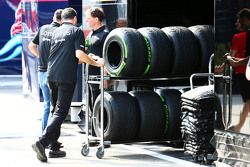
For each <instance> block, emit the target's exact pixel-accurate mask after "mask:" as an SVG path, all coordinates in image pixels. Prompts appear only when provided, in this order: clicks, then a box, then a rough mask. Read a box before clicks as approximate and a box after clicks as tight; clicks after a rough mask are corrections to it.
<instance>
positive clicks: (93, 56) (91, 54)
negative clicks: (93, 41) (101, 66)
mask: <svg viewBox="0 0 250 167" xmlns="http://www.w3.org/2000/svg"><path fill="white" fill-rule="evenodd" d="M88 56H90V57H92V59H94V60H98V59H99V58H100V57H99V56H96V55H94V54H93V53H90V54H88Z"/></svg>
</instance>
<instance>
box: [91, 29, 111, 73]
mask: <svg viewBox="0 0 250 167" xmlns="http://www.w3.org/2000/svg"><path fill="white" fill-rule="evenodd" d="M108 34H109V31H108V30H107V29H106V27H105V26H102V27H100V28H99V29H97V30H95V31H92V32H90V34H89V35H88V37H87V38H88V39H87V40H88V43H89V45H88V49H87V53H88V54H89V53H93V54H94V55H96V56H99V57H103V55H102V50H103V44H104V41H105V39H106V37H107V36H108ZM89 74H91V75H99V74H100V68H98V67H95V66H91V65H90V66H89Z"/></svg>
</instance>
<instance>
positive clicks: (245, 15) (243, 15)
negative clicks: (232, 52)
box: [237, 8, 250, 31]
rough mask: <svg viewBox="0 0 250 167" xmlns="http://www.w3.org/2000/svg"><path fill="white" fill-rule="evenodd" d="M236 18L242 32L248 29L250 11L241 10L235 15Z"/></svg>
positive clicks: (246, 9) (249, 25)
mask: <svg viewBox="0 0 250 167" xmlns="http://www.w3.org/2000/svg"><path fill="white" fill-rule="evenodd" d="M237 18H238V21H239V24H240V26H241V28H242V30H244V31H245V30H247V29H249V28H250V9H248V8H243V9H241V10H240V11H239V12H238V13H237Z"/></svg>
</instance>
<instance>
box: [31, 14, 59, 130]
mask: <svg viewBox="0 0 250 167" xmlns="http://www.w3.org/2000/svg"><path fill="white" fill-rule="evenodd" d="M61 13H62V9H58V10H56V11H55V13H54V16H53V22H52V23H51V24H46V25H43V26H42V27H40V29H39V30H38V32H37V34H36V35H35V37H34V39H33V40H32V41H31V42H30V43H29V46H28V47H29V50H30V52H31V53H32V54H33V55H35V56H36V57H37V58H38V63H39V65H38V81H39V86H40V88H41V90H42V94H43V99H44V112H43V117H42V131H44V130H45V128H46V126H47V122H48V117H49V114H50V93H49V86H48V82H47V65H48V57H49V53H50V39H51V36H52V33H53V31H54V30H55V29H56V28H57V27H59V26H60V24H61Z"/></svg>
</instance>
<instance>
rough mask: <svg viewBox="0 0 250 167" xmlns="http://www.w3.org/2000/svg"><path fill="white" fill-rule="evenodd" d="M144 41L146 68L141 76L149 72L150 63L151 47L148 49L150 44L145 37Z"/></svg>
mask: <svg viewBox="0 0 250 167" xmlns="http://www.w3.org/2000/svg"><path fill="white" fill-rule="evenodd" d="M144 40H145V43H146V46H147V60H148V64H147V67H146V69H145V71H144V73H143V75H146V74H148V72H149V70H150V67H151V66H150V62H151V47H150V44H149V42H148V39H147V38H146V37H144Z"/></svg>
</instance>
